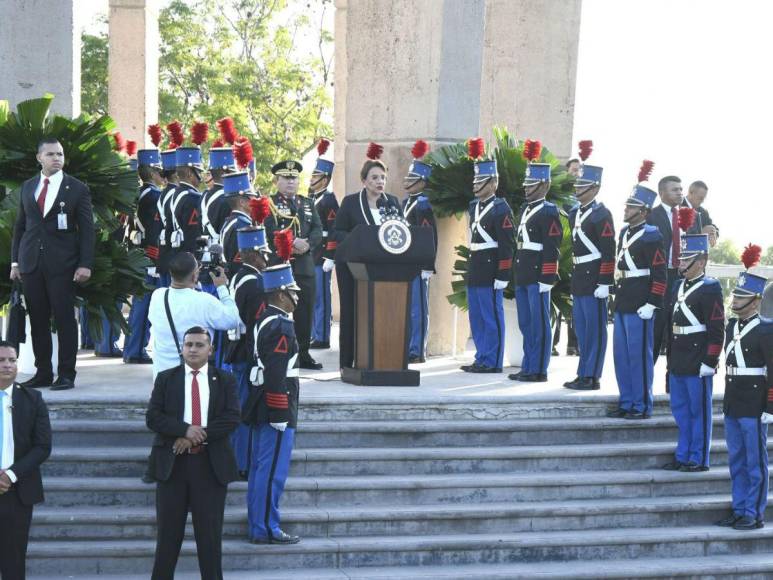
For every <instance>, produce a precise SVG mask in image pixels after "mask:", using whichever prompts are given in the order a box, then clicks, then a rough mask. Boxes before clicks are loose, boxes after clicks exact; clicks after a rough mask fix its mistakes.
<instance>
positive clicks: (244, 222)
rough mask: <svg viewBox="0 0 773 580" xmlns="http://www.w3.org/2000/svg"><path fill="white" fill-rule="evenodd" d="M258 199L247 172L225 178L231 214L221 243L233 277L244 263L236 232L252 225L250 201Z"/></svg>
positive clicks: (223, 229) (224, 191)
mask: <svg viewBox="0 0 773 580" xmlns="http://www.w3.org/2000/svg"><path fill="white" fill-rule="evenodd" d="M256 197H257V195H256V194H255V192H254V191H253V189H252V183H251V182H250V176H249V174H248V173H247V172H246V171H239V172H237V173H230V174H228V175H225V176H224V177H223V199H224V200H225V203H226V204H227V205H228V207H229V208H230V209H231V213H230V214H228V218H227V219H226V220H225V222H224V223H223V228H222V229H221V230H220V243H221V244H222V246H223V257H224V258H225V261H226V264H228V272H229V275H231V276H233V275H234V274H236V272H238V271H239V268H240V267H241V262H242V259H241V256H240V255H239V244H238V241H237V237H236V232H238V231H239V230H240V229H242V228H246V227H249V226H251V225H252V217H250V199H253V198H256Z"/></svg>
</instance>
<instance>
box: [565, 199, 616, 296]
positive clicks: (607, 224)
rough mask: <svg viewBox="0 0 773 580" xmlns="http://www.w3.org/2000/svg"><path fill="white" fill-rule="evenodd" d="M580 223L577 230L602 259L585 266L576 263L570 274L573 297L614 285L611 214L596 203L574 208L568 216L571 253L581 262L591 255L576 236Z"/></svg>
mask: <svg viewBox="0 0 773 580" xmlns="http://www.w3.org/2000/svg"><path fill="white" fill-rule="evenodd" d="M578 221H579V222H580V230H581V231H582V233H583V235H584V236H585V237H587V238H588V240H589V241H590V242H591V244H592V245H593V246H595V249H596V251H598V252H599V253H600V254H601V255H600V256H599V257H598V258H596V259H594V260H590V261H588V262H583V263H580V264H577V263H575V264H574V269H573V271H572V294H573V295H575V296H592V295H593V293H594V292H595V290H596V288H597V287H598V286H599V285H608V286H611V285H613V284H614V283H615V224H614V221H613V220H612V213H611V212H610V211H609V210H608V209H607V208H606V207H605V206H604V204H603V203H597V202H596V201H595V200H594V201H592V202H591V203H590V204H588V205H586V206H585V207H576V208H573V209H572V210H571V211H570V212H569V225H570V226H571V228H572V253H573V255H574V258H575V259H577V258H581V257H583V256H587V255H589V254H590V253H591V248H588V246H587V245H586V244H585V242H584V241H583V239H582V236H580V235H579V233H575V227H576V225H577V223H578Z"/></svg>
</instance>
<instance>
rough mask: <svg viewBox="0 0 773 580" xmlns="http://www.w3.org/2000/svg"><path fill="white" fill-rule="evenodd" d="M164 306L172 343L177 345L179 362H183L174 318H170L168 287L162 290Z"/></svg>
mask: <svg viewBox="0 0 773 580" xmlns="http://www.w3.org/2000/svg"><path fill="white" fill-rule="evenodd" d="M164 308H165V309H166V319H167V320H168V321H169V328H170V329H171V330H172V337H173V338H174V345H175V346H176V347H177V356H179V357H180V362H183V351H182V349H180V339H178V338H177V329H176V328H175V327H174V320H172V309H171V308H169V288H167V289H166V292H164Z"/></svg>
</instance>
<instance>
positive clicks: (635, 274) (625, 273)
mask: <svg viewBox="0 0 773 580" xmlns="http://www.w3.org/2000/svg"><path fill="white" fill-rule="evenodd" d="M619 272H620V277H621V278H641V277H642V276H649V275H650V269H649V268H640V269H638V270H619Z"/></svg>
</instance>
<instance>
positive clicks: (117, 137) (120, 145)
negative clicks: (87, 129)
mask: <svg viewBox="0 0 773 580" xmlns="http://www.w3.org/2000/svg"><path fill="white" fill-rule="evenodd" d="M113 149H114V150H115V151H118V152H119V153H120V152H121V151H124V150H125V149H126V139H124V137H123V135H121V132H120V131H116V132H115V133H113Z"/></svg>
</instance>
